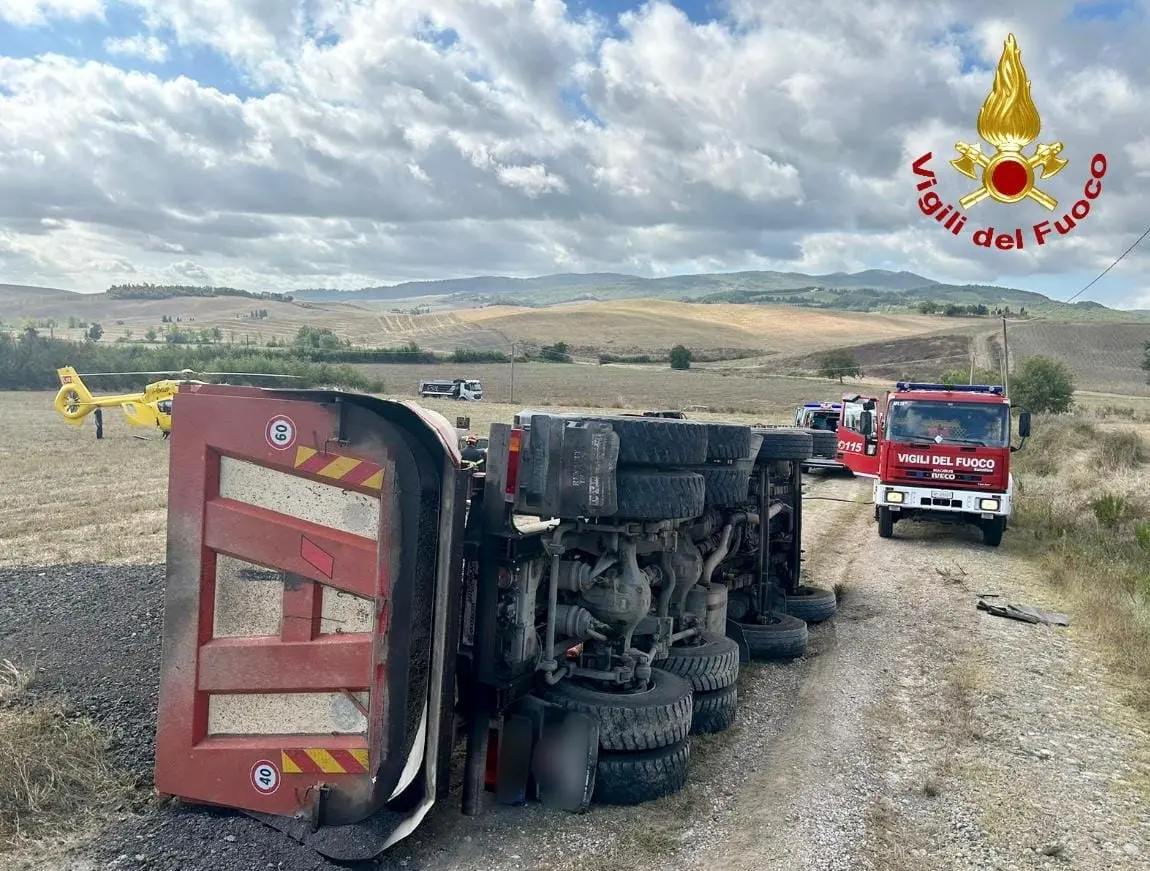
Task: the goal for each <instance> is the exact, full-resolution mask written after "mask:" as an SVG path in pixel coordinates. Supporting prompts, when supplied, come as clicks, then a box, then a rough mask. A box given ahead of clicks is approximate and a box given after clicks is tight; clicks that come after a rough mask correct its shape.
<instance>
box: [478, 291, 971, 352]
mask: <svg viewBox="0 0 1150 871" xmlns="http://www.w3.org/2000/svg"><path fill="white" fill-rule="evenodd" d="M457 316H458V317H459V319H460V320H462V321H465V322H467V323H472V324H476V325H479V326H483V327H485V328H486V329H488V330H494V331H498V332H500V333H502V334H504V335H506V336H507V337H508V338H510V339H514V340H516V341H528V342H539V343H542V344H551V343H553V342H567V343H568V344H569V345H571V346H573V347H575V348H579V347H593V348H596V349H600V350H607V351H609V352H617V353H641V352H643V351H650V350H659V349H666V348H669V347H671V346H672V345H675V344H683V345H686V346H687V347H688V348H693V349H707V348H739V349H745V350H762V351H764V352H771V353H776V354H794V353H798V352H807V351H812V350H820V349H827V348H834V347H839V346H841V345H855V344H861V343H864V342H871V341H879V340H893V339H899V338H903V337H905V336H912V335H921V334H926V333H936V332H943V331H954V330H956V329H960V328H962V327H964V326H970V325H972V324H977V323H978V322H977V321H974V320H966V319H947V320H945V321H943V320H942V319H940V318H936V317H925V316H922V315H909V314H908V315H891V314H864V313H855V312H836V311H825V310H822V311H820V310H817V309H809V308H792V307H788V306H757V305H730V304H717V305H700V304H690V303H681V302H669V301H666V300H657V299H636V300H625V301H620V302H591V303H576V304H570V305H561V306H554V307H552V308H546V309H527V308H523V309H519V308H509V307H506V306H491V307H488V308H482V309H470V310H466V311H460V312H458V313H457Z"/></svg>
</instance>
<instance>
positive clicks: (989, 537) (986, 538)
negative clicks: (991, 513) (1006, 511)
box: [982, 517, 1006, 547]
mask: <svg viewBox="0 0 1150 871" xmlns="http://www.w3.org/2000/svg"><path fill="white" fill-rule="evenodd" d="M1005 530H1006V518H1005V517H995V518H993V519H991V520H984V521H982V543H983V544H986V545H990V547H998V546H999V545H1000V544H1002V533H1003V532H1004V531H1005Z"/></svg>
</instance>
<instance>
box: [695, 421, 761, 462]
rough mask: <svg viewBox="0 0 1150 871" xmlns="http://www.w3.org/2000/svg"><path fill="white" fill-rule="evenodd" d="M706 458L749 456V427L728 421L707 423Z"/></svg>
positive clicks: (742, 457)
mask: <svg viewBox="0 0 1150 871" xmlns="http://www.w3.org/2000/svg"><path fill="white" fill-rule="evenodd" d="M704 426H705V427H706V428H707V459H708V460H742V459H744V458H750V456H751V428H750V427H749V426H735V425H733V424H729V423H707V424H704Z"/></svg>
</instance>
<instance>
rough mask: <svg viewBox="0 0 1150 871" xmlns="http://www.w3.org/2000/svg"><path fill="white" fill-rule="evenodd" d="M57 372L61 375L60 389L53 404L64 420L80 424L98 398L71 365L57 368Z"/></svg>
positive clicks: (94, 405)
mask: <svg viewBox="0 0 1150 871" xmlns="http://www.w3.org/2000/svg"><path fill="white" fill-rule="evenodd" d="M56 374H57V375H58V376H60V389H59V390H58V391H57V392H56V401H55V402H54V403H53V405H54V406H55V408H56V411H57V412H59V413H60V416H61V417H63V418H64V420H66V421H68V423H75V424H78V423H80V422H81V421H82V420H83V419H84V418H85V417H87V416H88V414H89V413H90V412H91V411H92V409H94V408H95V407H96V400H95V398H94V397H93V396H92V394H91V393H90V392H88V388H87V387H85V386H84V382H83V381H81V380H80V376H79V375H78V374H77V373H76V370H75V369H73V368H72V367H71V366H65V367H63V368H61V369H57V370H56Z"/></svg>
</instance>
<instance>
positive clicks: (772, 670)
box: [0, 476, 1150, 871]
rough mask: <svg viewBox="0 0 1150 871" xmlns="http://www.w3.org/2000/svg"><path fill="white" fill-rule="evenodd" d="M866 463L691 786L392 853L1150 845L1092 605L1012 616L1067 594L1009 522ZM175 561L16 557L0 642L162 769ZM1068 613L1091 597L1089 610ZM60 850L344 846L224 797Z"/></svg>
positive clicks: (703, 853) (710, 863)
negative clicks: (883, 508)
mask: <svg viewBox="0 0 1150 871" xmlns="http://www.w3.org/2000/svg"><path fill="white" fill-rule="evenodd" d="M868 500H869V487H868V486H867V485H866V483H864V482H860V481H856V480H851V479H843V478H834V477H831V478H820V477H818V476H812V478H811V484H810V487H809V493H808V501H807V503H806V505H805V506H804V526H805V533H806V538H805V541H806V548H807V563H806V570H807V573H808V579H809V580H808V582H813V583H818V584H821V585H824V586H832V585H841V589H842V590H843V595H842V601H841V605H840V611H839V613H838V615H837V617H836V618H835V619H834V620H833V621H832V622H831V623H829V624H826V625H823V626H819V627H813V628H812V633H811V638H812V643H811V648H810V650H809V652H808V654H807V655H806V656H805V657H804V658H803V659H802V660H800V661H798V662H796V663H791V664H788V665H776V664H752V665H749V666H746V667H744V669H743V671H742V675H741V678H740V684H739V694H740V710H739V717H738V722H737V724H736V725H735V727H734V728H732V729H731V730H729V731H728V732H726V733H724V734H722V735H718V736H710V737H707V738H699V739H695V741H694V744H693V749H692V772H691V777H690V783H689V785H688V787H687V789H686V790H684V791H683V792H682V793H680V794H679V795H676V796H672V797H670V798H668V799H664V800H662V801H660V802H656V803H653V804H650V805H645V806H641V807H638V808H623V809H621V808H593V809H592V810H591V811H589V812H588V813H586V814H583V815H570V814H565V813H560V812H552V811H547V810H545V809H543V808H540V807H536V806H529V807H526V808H497V807H492V808H490V809H489V811H488V813H486V814H485V815H483V816H481V817H478V818H466V817H463V816H461V815H460V813H459V811H458V803H457V802H455V801H452V802H450V803H447V804H444V805H443V806H441V807H438V808H436V809H435V810H433V812H432V814H431V816H430V818H429V819H428V820H427V821H426V822H425V824H424V826H422V827H421V828H420V829H419V830H418V831H417V832H416V834H415V835H413V836H412V838H410V839H409V840H408V841H405V842H402V843H401V844H399V845H398V846H397V847H396V848H395V849H394V851H392V852H391V853H390V854H389V855H388V857H387V859H386V861H384V862H381V863H380V864H379V865H378V866H371V867H373V868H374V867H378V868H381V869H391V868H405V869H427V871H432V869H435V871H481V869H490V871H512V869H515V871H527V869H539V871H543V869H565V871H568V869H586V871H605V869H608V868H611V869H620V871H630V869H635V871H639V869H643V871H649V869H651V868H665V869H699V871H702V869H707V871H716V869H721V871H725V869H730V871H743V869H746V871H750V869H756V871H761V869H787V871H789V869H819V871H835V869H852V871H853V869H859V871H862V869H876V871H877V869H890V871H902V869H906V871H910V869H916V871H917V869H923V868H930V869H932V871H952V869H954V871H957V869H980V871H981V869H1029V868H1074V869H1086V871H1103V869H1107V871H1109V869H1115V871H1118V869H1135V868H1141V869H1144V868H1148V867H1150V812H1148V811H1147V805H1146V802H1145V796H1144V793H1141V792H1139V789H1145V788H1146V784H1147V783H1150V778H1148V775H1150V734H1148V732H1147V731H1146V729H1147V726H1146V721H1145V720H1144V719H1140V718H1138V717H1137V716H1136V715H1135V714H1133V713H1132V712H1131V711H1130V710H1129V709H1128V708H1126V707H1125V706H1124V705H1123V704H1122V702H1121V687H1120V686H1119V685H1118V684H1117V683H1116V682H1115V681H1113V680H1112V679H1111V678H1109V677H1108V675H1107V673H1106V671H1105V670H1104V668H1103V666H1102V664H1101V662H1100V661H1099V658H1098V657H1097V656H1096V655H1095V653H1094V652H1093V651H1092V649H1091V648H1090V647H1089V645H1088V643H1087V642H1086V641H1085V640H1083V639H1082V638H1080V637H1079V635H1078V633H1077V631H1076V629H1075V628H1073V627H1072V628H1071V629H1069V630H1066V629H1053V628H1046V627H1037V626H1031V625H1027V624H1022V623H1015V622H1012V621H1007V620H1002V619H1001V618H997V617H992V616H989V615H987V614H986V613H984V612H980V611H977V610H976V609H975V602H976V598H977V594H979V593H986V592H993V593H999V594H1002V595H1003V596H1004V597H1007V598H1009V599H1012V600H1016V601H1026V602H1030V603H1032V604H1036V605H1040V606H1044V607H1051V608H1054V609H1056V610H1066V609H1065V607H1060V603H1059V602H1058V601H1057V600H1056V599H1054V598H1053V597H1052V593H1051V591H1050V588H1049V587H1048V586H1046V585H1045V584H1044V582H1043V579H1042V578H1040V577H1037V576H1036V575H1035V573H1034V569H1033V568H1032V567H1031V566H1030V564H1029V563H1028V562H1027V561H1026V560H1024V559H1023V558H1022V557H1021V556H1020V555H1018V554H1017V553H1016V552H1015V551H1014V549H1013V548H1012V546H1011V537H1010V533H1009V532H1008V533H1007V536H1006V539H1005V540H1004V544H1003V546H1002V547H1001V548H998V549H996V550H995V549H989V548H985V547H983V546H982V545H981V543H980V538H979V536H978V534H977V533H976V532H974V531H973V530H964V529H961V528H951V527H934V526H917V525H916V526H910V527H906V525H905V524H904V525H900V526H899V527H897V528H896V533H895V534H896V538H895V539H893V540H882V539H879V538H878V535H877V531H876V530H875V527H874V522H873V513H872V509H871V508H870V507H869V505H866V504H859V503H866V502H867V501H868ZM162 585H163V570H162V567H158V566H153V567H109V566H69V567H62V568H49V569H45V568H40V569H27V570H25V569H16V570H0V592H2V596H0V658H5V657H7V658H10V659H13V660H14V661H16V662H18V663H21V664H25V665H27V664H36V665H37V666H38V668H39V669H40V684H41V685H42V686H45V687H49V688H53V689H61V690H64V691H66V692H67V693H68V694H69V696H70V697H71V698H72V699H73V700H74V702H75V704H76V705H77V706H78V708H79V709H80V710H81V711H84V712H86V713H89V714H90V715H91V716H93V717H95V718H96V719H98V720H99V721H101V722H102V723H104V724H105V725H106V726H108V727H109V728H110V729H111V730H113V732H114V733H115V734H116V736H117V737H116V745H115V747H114V749H113V755H114V760H115V762H116V763H117V764H118V765H120V766H122V767H123V768H125V769H128V770H130V771H132V772H134V773H135V774H136V775H138V777H139V779H140V781H141V784H142V786H143V787H145V788H146V787H148V786H150V777H151V767H152V739H153V734H154V727H155V706H156V695H155V686H156V680H157V671H158V657H159V633H160V628H161V626H160V624H161V614H162V589H163V587H162ZM1071 616H1072V618H1073V613H1071ZM42 867H45V868H52V869H53V871H64V869H67V871H97V869H99V871H103V869H129V868H131V869H165V871H166V869H172V871H177V869H178V871H200V869H203V871H208V869H211V871H253V869H255V871H258V869H265V868H266V869H282V871H312V869H335V868H337V867H339V866H335V865H331V864H329V863H327V862H325V861H324V860H322V859H320V858H319V857H317V856H315V855H314V854H312V853H310V852H308V851H306V850H304V849H303V848H301V847H299V846H298V845H296V844H294V842H291V841H290V840H288V839H287V838H286V837H284V836H282V835H280V834H279V833H277V832H274V831H272V830H270V829H268V828H266V827H264V826H262V825H260V824H258V823H256V822H254V821H252V820H249V819H248V818H246V817H243V816H241V815H237V814H231V813H227V812H221V811H206V810H197V809H182V810H172V809H165V808H151V807H149V808H145V809H144V810H142V811H141V812H140V813H138V814H136V815H133V816H131V817H128V818H126V819H123V820H120V821H117V822H115V823H114V824H113V825H111V827H110V828H109V829H108V830H107V831H105V832H104V833H103V834H102V835H101V836H100V837H99V838H98V839H96V840H95V841H94V842H93V843H91V844H89V845H87V846H86V847H84V848H83V849H81V850H79V851H77V852H76V853H75V855H74V856H73V857H72V858H71V859H70V860H68V861H66V862H64V863H63V864H60V863H55V864H51V865H44V866H42Z"/></svg>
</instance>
